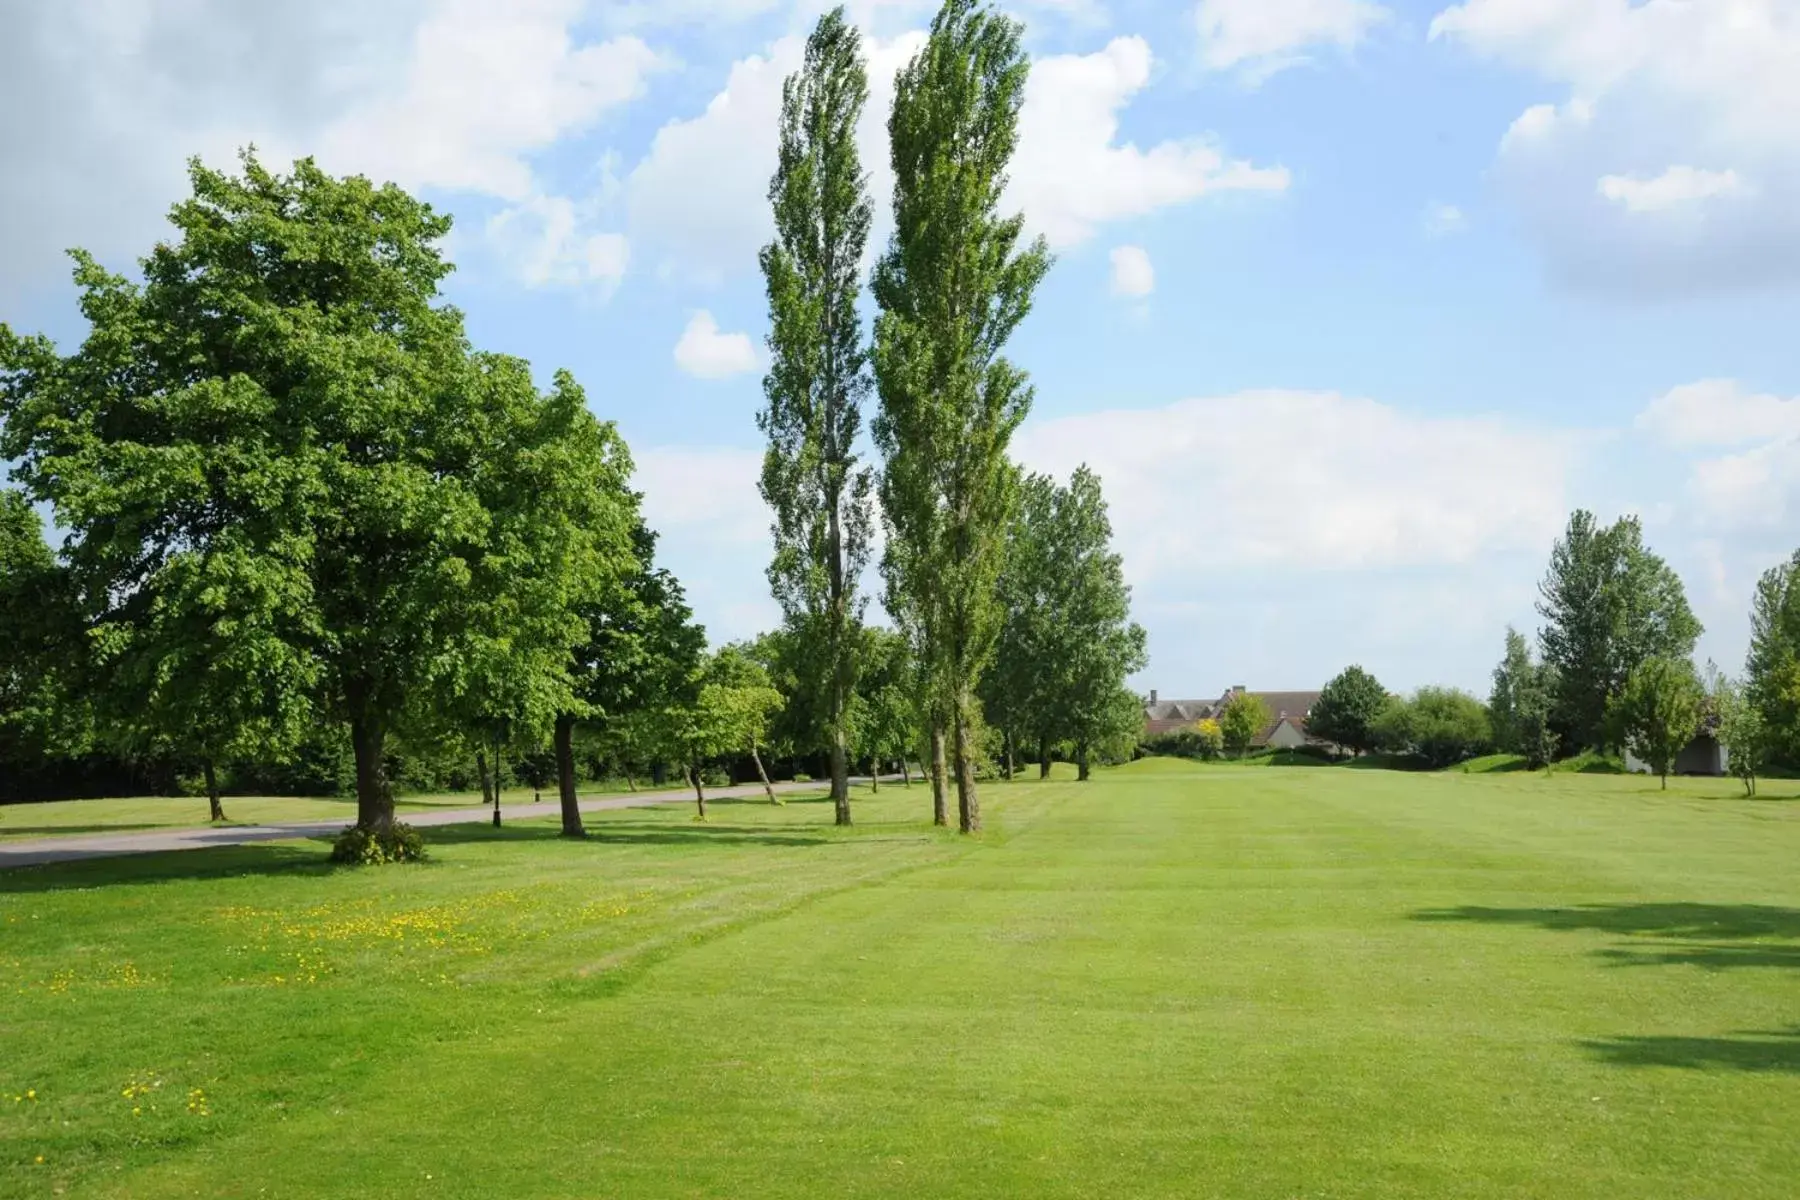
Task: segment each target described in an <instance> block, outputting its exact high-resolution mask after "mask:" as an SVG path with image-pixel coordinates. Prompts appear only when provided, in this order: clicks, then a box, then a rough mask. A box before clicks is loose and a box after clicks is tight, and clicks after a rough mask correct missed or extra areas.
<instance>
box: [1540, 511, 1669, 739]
mask: <svg viewBox="0 0 1800 1200" xmlns="http://www.w3.org/2000/svg"><path fill="white" fill-rule="evenodd" d="M1539 593H1540V600H1539V603H1538V612H1539V614H1540V615H1541V616H1542V617H1543V618H1544V622H1545V624H1544V627H1543V630H1542V631H1541V633H1540V635H1539V641H1540V643H1541V648H1542V651H1543V656H1544V661H1545V662H1546V663H1547V664H1548V665H1550V666H1551V667H1552V668H1554V669H1555V672H1556V688H1557V691H1556V708H1555V720H1556V725H1557V727H1558V730H1559V731H1560V732H1561V734H1562V735H1563V737H1564V739H1565V740H1566V741H1567V742H1568V743H1569V744H1570V745H1571V746H1572V747H1582V746H1589V747H1602V746H1604V745H1606V744H1607V723H1606V713H1607V708H1608V706H1609V705H1610V704H1611V703H1612V701H1613V700H1614V699H1615V698H1617V697H1618V696H1619V695H1620V694H1621V693H1622V692H1623V691H1624V689H1625V683H1626V681H1627V680H1628V679H1630V677H1631V673H1632V672H1633V671H1634V670H1636V669H1637V667H1638V665H1639V664H1640V663H1642V662H1644V661H1645V660H1647V659H1650V658H1657V657H1662V658H1689V657H1691V656H1692V655H1693V652H1694V643H1695V642H1696V641H1698V640H1699V637H1700V634H1701V632H1702V629H1701V625H1700V622H1699V621H1698V620H1696V619H1695V617H1694V614H1693V613H1692V611H1690V610H1689V608H1688V602H1687V594H1686V592H1685V591H1684V590H1683V588H1682V586H1681V579H1680V577H1679V576H1678V575H1676V574H1675V572H1674V571H1672V570H1671V569H1670V568H1669V566H1668V564H1667V563H1665V562H1664V561H1663V560H1662V559H1661V558H1658V557H1657V556H1656V555H1655V554H1652V553H1651V552H1650V551H1649V550H1648V549H1647V548H1646V547H1645V546H1644V540H1643V527H1642V525H1641V524H1640V523H1639V521H1638V519H1637V518H1636V517H1625V518H1622V519H1621V520H1619V521H1617V522H1615V523H1613V524H1612V525H1610V526H1605V527H1602V526H1600V525H1599V524H1598V522H1597V521H1596V520H1595V519H1594V515H1593V514H1592V513H1590V512H1586V511H1577V512H1575V513H1574V514H1573V515H1572V516H1571V517H1570V518H1569V526H1568V530H1567V532H1566V533H1565V534H1564V535H1563V537H1561V538H1559V539H1558V540H1557V542H1556V546H1555V548H1554V549H1553V550H1552V552H1551V555H1550V567H1549V570H1548V572H1547V573H1546V574H1545V576H1544V580H1543V583H1542V584H1541V585H1540V586H1539Z"/></svg>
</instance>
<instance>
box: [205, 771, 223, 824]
mask: <svg viewBox="0 0 1800 1200" xmlns="http://www.w3.org/2000/svg"><path fill="white" fill-rule="evenodd" d="M200 769H201V770H202V771H203V772H205V774H206V803H207V805H208V811H209V812H210V813H211V814H212V815H211V816H210V817H208V818H207V819H208V820H210V821H223V820H224V819H225V806H224V805H223V804H221V803H220V802H219V776H218V775H217V773H215V772H214V771H213V760H212V759H210V758H208V759H204V760H202V762H201V764H200Z"/></svg>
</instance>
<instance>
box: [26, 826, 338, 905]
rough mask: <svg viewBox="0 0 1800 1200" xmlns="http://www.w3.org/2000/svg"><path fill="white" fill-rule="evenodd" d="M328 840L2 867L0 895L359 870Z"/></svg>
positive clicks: (124, 855) (317, 839)
mask: <svg viewBox="0 0 1800 1200" xmlns="http://www.w3.org/2000/svg"><path fill="white" fill-rule="evenodd" d="M330 853H331V843H330V841H329V840H328V839H322V838H314V839H309V840H307V841H304V842H291V841H290V842H277V843H267V844H262V843H252V844H250V845H247V846H219V847H214V848H209V849H204V850H163V851H158V852H156V853H151V854H121V855H117V856H114V857H111V858H87V859H78V860H75V861H72V862H56V863H44V864H42V865H40V866H32V867H8V868H7V869H5V870H0V894H26V893H32V892H60V891H74V890H79V889H82V888H101V887H113V886H121V885H132V884H144V883H167V882H172V881H175V880H192V879H229V878H232V877H234V876H243V875H270V874H282V875H292V876H302V875H330V874H332V873H333V872H336V871H342V870H353V869H355V868H348V867H340V866H336V865H334V864H333V863H331V862H330V861H329V860H328V858H327V856H328V855H329V854H330Z"/></svg>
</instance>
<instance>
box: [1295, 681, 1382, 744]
mask: <svg viewBox="0 0 1800 1200" xmlns="http://www.w3.org/2000/svg"><path fill="white" fill-rule="evenodd" d="M1387 706H1388V692H1387V689H1386V688H1384V687H1382V686H1381V681H1380V680H1378V679H1376V678H1375V677H1374V676H1373V675H1371V674H1369V673H1368V672H1367V671H1365V670H1363V669H1362V668H1361V667H1360V666H1350V667H1346V668H1344V669H1343V670H1342V671H1341V672H1339V673H1338V675H1337V676H1336V677H1335V678H1334V679H1332V680H1331V682H1330V683H1327V684H1326V685H1325V689H1324V690H1323V691H1321V692H1320V693H1319V699H1318V701H1317V702H1316V703H1314V705H1313V707H1312V711H1311V712H1309V713H1307V715H1306V731H1307V732H1308V733H1309V734H1311V735H1313V736H1314V737H1318V738H1323V739H1324V740H1325V741H1328V742H1334V743H1336V744H1337V745H1339V746H1344V747H1346V748H1348V749H1350V750H1352V751H1354V752H1356V753H1357V754H1367V753H1368V752H1369V751H1370V750H1373V749H1374V748H1375V745H1376V736H1375V723H1376V722H1377V721H1378V720H1380V719H1381V714H1382V712H1383V711H1384V710H1385V709H1386V708H1387Z"/></svg>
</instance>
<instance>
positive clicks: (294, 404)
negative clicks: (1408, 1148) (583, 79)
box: [0, 154, 591, 833]
mask: <svg viewBox="0 0 1800 1200" xmlns="http://www.w3.org/2000/svg"><path fill="white" fill-rule="evenodd" d="M190 178H191V181H192V186H193V195H192V196H191V198H189V199H187V200H185V201H183V202H181V203H179V204H177V205H176V206H175V208H174V210H173V211H172V213H171V214H170V219H171V222H172V223H173V225H174V227H175V231H176V237H175V238H174V239H172V240H171V241H169V242H166V243H163V244H160V245H158V246H157V247H156V248H155V250H154V251H153V252H152V253H151V254H150V256H149V257H148V258H147V259H145V260H144V263H143V271H144V282H143V284H142V285H141V286H139V285H134V284H131V283H128V282H127V281H126V280H124V279H123V278H121V277H119V276H115V275H111V274H108V273H107V272H105V271H103V270H102V269H101V268H100V267H99V265H98V264H97V263H95V262H94V261H93V260H92V259H91V258H89V257H87V256H85V255H81V254H77V256H76V261H77V270H76V279H77V282H78V284H79V285H80V286H81V288H82V292H83V295H82V308H83V312H84V314H85V315H86V316H87V318H88V321H89V324H90V326H91V329H90V332H89V335H88V337H87V339H86V341H85V342H84V344H83V345H82V347H81V349H80V350H79V351H77V352H76V353H75V354H73V355H70V356H68V357H61V356H59V355H58V354H57V353H56V351H55V350H54V348H53V347H52V346H51V345H50V344H49V343H48V342H47V341H45V340H44V339H41V338H31V339H24V338H18V337H15V336H13V335H12V334H10V333H0V376H3V380H4V382H3V392H0V398H3V404H4V416H5V418H6V429H5V434H4V437H3V438H0V453H5V454H7V455H9V456H15V457H18V458H19V459H20V463H19V467H18V469H17V472H16V473H17V476H18V477H19V478H20V479H21V480H22V481H23V482H24V483H25V484H26V486H27V487H28V488H30V489H31V491H32V492H33V493H34V494H35V495H36V496H38V497H39V498H42V499H47V500H49V501H51V502H52V503H54V504H55V506H56V511H57V517H58V520H59V522H60V523H61V524H62V525H63V526H64V527H65V528H67V529H69V530H70V538H69V542H68V546H67V551H66V554H67V560H68V564H69V567H70V570H71V572H72V574H73V577H74V579H75V583H76V586H77V587H78V588H79V590H80V593H81V595H82V597H83V602H84V604H85V605H86V606H87V609H88V612H89V616H90V620H91V623H92V628H93V640H94V642H95V645H96V652H97V654H98V655H100V656H101V658H102V659H103V661H105V662H107V663H111V664H114V665H115V666H116V670H114V672H113V675H114V677H115V678H116V679H119V680H122V681H127V683H128V684H129V686H130V688H132V689H135V690H138V691H141V692H144V693H146V699H145V703H144V711H145V712H146V713H150V714H156V718H155V723H156V724H157V726H159V727H160V728H161V729H163V730H164V731H171V732H172V731H177V730H178V729H179V727H180V724H181V723H182V722H184V721H186V720H188V719H189V718H190V717H192V718H196V719H200V718H203V717H204V715H205V714H207V713H220V714H223V717H222V721H221V726H220V727H219V728H218V729H217V730H216V731H213V730H208V731H206V740H207V741H208V742H210V743H214V744H216V745H219V746H221V747H224V746H229V745H231V744H232V743H231V742H230V740H229V739H230V738H231V737H233V736H235V737H244V736H254V737H255V738H257V739H258V740H267V741H270V742H273V741H276V740H278V738H277V737H276V735H277V734H278V733H281V732H283V731H285V730H288V729H290V728H292V727H293V726H294V725H295V724H297V723H298V722H299V720H300V719H301V717H302V715H303V714H304V713H306V712H311V713H316V714H322V715H325V716H329V717H332V718H335V719H337V720H340V721H342V722H344V723H345V724H346V725H347V726H348V729H349V733H350V741H351V746H352V749H353V752H354V756H355V761H356V792H357V823H358V825H359V826H360V827H362V828H363V829H365V830H369V831H373V832H377V833H379V832H382V831H385V830H387V829H389V828H390V827H391V826H392V824H393V811H394V810H393V798H392V793H391V790H390V788H389V786H388V781H387V778H386V773H385V768H384V765H383V753H384V750H385V748H386V745H387V741H388V738H389V735H390V734H391V733H394V732H396V731H398V730H402V729H406V728H409V727H411V728H416V729H419V730H421V731H424V730H428V729H430V728H432V727H435V726H437V725H439V724H441V723H442V722H444V721H447V720H454V719H457V717H458V715H459V709H460V705H458V704H457V703H453V702H451V701H453V700H454V698H456V697H459V696H461V695H463V694H464V693H466V692H467V691H468V690H469V689H470V688H471V687H473V686H480V682H481V681H482V680H483V679H484V678H485V679H486V680H487V681H489V682H491V681H492V680H493V679H494V678H496V677H497V675H498V672H497V671H496V670H494V669H493V667H492V664H493V663H494V662H496V661H504V662H505V663H506V664H507V666H508V668H509V669H516V670H524V671H533V672H535V671H537V670H538V666H540V665H543V667H544V670H545V671H546V672H547V674H544V675H542V676H541V677H539V678H537V679H536V680H535V681H534V683H533V684H532V685H531V686H533V687H535V688H538V689H539V690H541V691H544V692H545V693H546V694H548V693H554V692H556V691H560V690H563V689H565V688H566V669H565V668H564V666H562V665H561V664H560V663H559V664H558V665H557V666H555V667H554V668H552V667H549V666H547V665H545V664H548V663H550V662H551V660H552V659H553V658H556V656H555V655H552V654H551V653H550V649H549V647H550V645H551V643H553V642H554V641H555V640H556V638H557V637H558V636H563V635H567V636H569V637H573V636H574V635H575V633H576V632H577V630H576V625H575V623H574V622H572V621H570V620H569V619H568V617H569V614H568V612H567V610H566V602H567V601H568V600H569V598H570V597H571V596H573V595H575V594H577V593H579V592H580V591H581V589H582V587H584V586H585V585H586V584H585V582H584V581H583V580H581V579H578V578H577V576H580V575H582V573H583V572H586V571H587V570H588V567H589V566H590V565H591V562H590V557H591V556H588V555H586V554H584V553H577V554H575V555H574V559H575V561H574V562H573V563H569V562H565V561H563V557H562V551H563V550H566V549H568V548H570V547H572V546H574V545H575V543H576V541H577V540H579V539H578V538H576V536H575V534H574V533H573V532H572V531H571V529H570V527H569V526H568V525H567V523H566V522H564V517H563V516H558V517H556V518H554V519H552V518H551V517H550V516H549V515H548V514H547V513H546V512H545V511H543V510H536V511H534V510H532V509H531V507H530V506H529V505H522V503H521V501H520V499H519V498H518V497H516V496H513V495H510V494H507V489H508V488H509V487H510V486H512V485H513V483H514V482H516V481H515V480H514V479H513V478H512V476H513V474H514V473H515V472H516V471H519V470H524V471H526V472H527V473H529V472H530V471H531V470H534V469H535V467H534V465H533V463H532V456H534V455H538V454H540V453H545V448H546V447H547V446H549V445H552V444H554V443H555V441H556V437H555V433H556V430H555V426H556V423H557V420H558V419H559V418H558V414H561V415H562V417H563V418H564V424H565V426H566V425H567V424H568V422H570V421H574V422H576V423H579V418H578V417H577V416H575V415H574V407H573V406H574V397H573V396H572V394H571V389H570V385H568V384H567V383H566V381H559V385H558V393H557V395H556V396H554V397H552V398H550V399H547V400H546V399H544V398H541V397H537V396H536V394H535V392H531V393H530V394H529V395H528V394H527V392H528V390H529V389H528V374H527V373H526V372H525V371H524V368H523V366H522V364H518V363H516V362H515V361H514V360H507V359H501V358H498V357H493V356H475V355H472V354H471V353H470V350H469V347H468V344H467V341H466V338H465V337H464V333H463V326H462V318H461V315H460V314H459V313H458V312H457V311H456V310H455V309H454V308H451V307H449V306H448V305H445V304H443V303H441V302H440V299H439V295H438V285H439V284H440V282H441V281H442V280H443V278H444V276H445V275H446V274H447V273H448V272H449V270H450V267H449V264H448V263H447V262H446V261H445V260H444V258H443V255H442V253H441V250H440V244H441V242H442V239H443V237H444V236H445V234H446V233H447V232H448V231H449V220H448V218H446V217H443V216H440V215H438V214H437V213H435V212H433V211H432V209H431V208H430V207H429V206H428V205H425V204H423V203H421V202H419V201H418V200H415V199H414V198H413V197H411V196H409V195H407V194H406V193H405V192H404V191H402V190H400V189H399V188H396V187H392V186H386V187H376V186H374V185H372V184H371V183H370V182H369V181H367V180H366V179H362V178H360V177H351V178H347V179H337V178H334V177H332V176H330V175H328V174H326V173H325V172H323V171H321V170H320V169H319V168H318V167H317V166H315V165H314V164H313V163H312V162H311V161H310V160H302V161H301V162H299V163H297V164H295V166H294V169H293V171H292V173H291V174H288V175H277V174H274V173H272V172H270V171H268V170H266V169H265V168H264V167H263V166H262V165H261V164H260V163H259V162H258V161H257V160H256V159H255V157H254V156H253V155H248V154H247V155H245V157H244V160H243V170H242V172H241V174H238V175H231V174H227V173H224V172H220V171H215V170H211V169H208V168H206V167H204V166H203V165H201V164H200V163H198V162H195V163H194V164H192V166H191V169H190ZM551 457H554V456H553V455H552V456H551ZM566 515H567V514H565V515H564V516H566ZM589 582H591V580H589ZM515 627H516V628H517V630H518V631H519V632H518V633H517V635H516V636H511V637H509V635H508V634H507V632H506V630H507V629H508V628H515ZM567 645H568V643H567V642H565V643H564V645H563V653H562V655H561V656H560V657H561V659H563V660H566V657H567V653H566V652H567ZM159 664H170V665H167V666H163V665H159ZM534 664H535V665H534ZM540 707H551V706H550V705H549V704H548V702H547V701H546V702H545V703H544V704H543V705H541V706H540ZM245 731H249V733H248V734H246V732H245ZM215 738H216V740H215ZM208 748H210V747H208Z"/></svg>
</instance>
